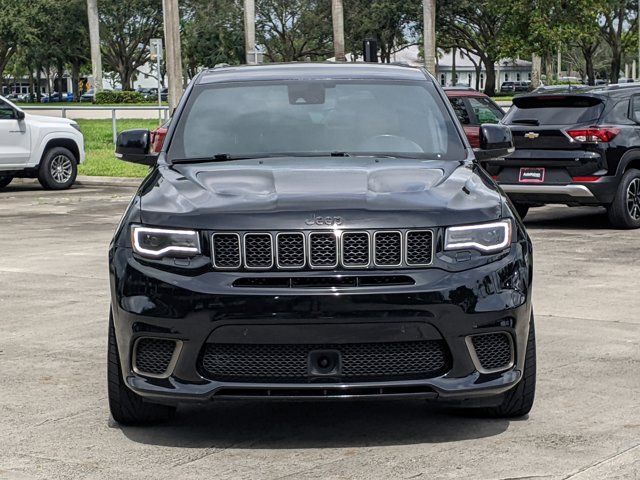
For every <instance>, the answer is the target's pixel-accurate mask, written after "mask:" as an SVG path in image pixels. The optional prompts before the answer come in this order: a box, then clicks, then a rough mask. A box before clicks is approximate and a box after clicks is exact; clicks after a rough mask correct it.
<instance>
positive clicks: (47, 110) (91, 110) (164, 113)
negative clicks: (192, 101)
mask: <svg viewBox="0 0 640 480" xmlns="http://www.w3.org/2000/svg"><path fill="white" fill-rule="evenodd" d="M20 108H21V109H22V110H26V111H29V112H31V113H34V114H36V115H55V116H61V117H63V118H67V112H70V111H76V112H85V113H86V114H85V115H74V117H75V118H93V119H96V118H98V119H99V118H105V119H107V118H109V117H110V118H111V129H112V132H113V143H114V144H115V143H116V139H117V138H118V128H117V122H118V112H126V114H124V113H123V115H122V116H121V118H122V117H126V118H139V117H136V116H134V115H132V112H135V111H138V112H145V114H143V115H142V117H144V118H155V116H150V115H149V114H148V113H146V112H153V111H155V112H157V113H158V117H157V118H158V121H159V122H162V121H166V120H167V119H168V118H169V107H165V106H162V107H160V106H146V105H145V106H121V107H120V106H118V107H107V106H105V107H102V106H93V105H92V106H87V107H82V106H74V105H69V106H67V105H60V106H58V105H56V106H22V105H21V106H20ZM99 112H107V115H101V114H100V113H99ZM108 112H110V115H109V114H108Z"/></svg>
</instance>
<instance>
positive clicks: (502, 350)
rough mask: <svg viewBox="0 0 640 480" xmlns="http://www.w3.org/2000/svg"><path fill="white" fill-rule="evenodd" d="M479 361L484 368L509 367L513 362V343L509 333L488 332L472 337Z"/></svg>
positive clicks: (488, 369)
mask: <svg viewBox="0 0 640 480" xmlns="http://www.w3.org/2000/svg"><path fill="white" fill-rule="evenodd" d="M471 342H472V343H473V349H474V350H475V354H476V357H478V362H480V365H481V366H482V368H483V369H484V370H487V371H493V370H500V369H504V368H508V367H509V366H510V365H511V363H512V362H513V345H512V343H511V337H510V336H509V334H508V333H488V334H486V335H474V336H473V337H471Z"/></svg>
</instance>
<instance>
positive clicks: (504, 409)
mask: <svg viewBox="0 0 640 480" xmlns="http://www.w3.org/2000/svg"><path fill="white" fill-rule="evenodd" d="M535 391H536V331H535V325H534V321H533V314H531V320H530V322H529V338H528V340H527V351H526V354H525V359H524V372H523V373H522V378H521V379H520V381H519V382H518V384H517V385H516V386H515V387H514V388H512V389H511V390H509V391H507V392H505V393H504V394H503V400H502V403H501V404H500V405H498V406H495V407H486V408H478V409H476V410H475V412H474V413H477V414H478V415H479V416H482V417H489V418H517V417H522V416H524V415H526V414H528V413H529V412H530V411H531V407H533V400H534V398H535Z"/></svg>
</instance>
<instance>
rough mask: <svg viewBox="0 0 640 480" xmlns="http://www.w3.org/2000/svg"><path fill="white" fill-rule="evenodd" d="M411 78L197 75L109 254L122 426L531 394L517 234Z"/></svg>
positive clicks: (505, 136) (420, 79)
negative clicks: (223, 405) (366, 402)
mask: <svg viewBox="0 0 640 480" xmlns="http://www.w3.org/2000/svg"><path fill="white" fill-rule="evenodd" d="M480 146H481V149H480V150H478V151H476V152H474V151H473V150H472V148H471V147H470V145H469V143H468V141H467V139H466V138H465V135H464V131H463V130H462V127H461V126H460V123H459V122H458V121H457V120H456V117H455V113H454V111H453V108H452V107H451V105H450V104H449V102H448V101H447V98H446V96H445V95H444V92H443V91H442V90H441V89H440V87H439V86H438V85H437V83H436V82H435V81H434V79H433V77H431V76H430V75H429V74H427V73H426V71H424V70H423V69H418V68H409V67H402V66H395V65H375V64H337V65H336V64H302V63H300V64H291V65H288V64H284V65H263V66H243V67H224V68H215V69H212V70H206V71H204V72H202V73H201V74H199V75H198V76H197V77H195V79H194V80H193V81H192V82H191V85H190V86H189V88H188V89H187V91H186V92H185V94H184V96H183V98H182V100H181V102H180V105H179V106H178V108H177V110H176V112H175V114H174V116H173V117H172V120H171V124H170V126H169V131H168V133H167V137H166V140H165V142H164V143H163V146H162V150H161V152H160V153H159V155H150V154H149V147H150V144H149V132H148V131H145V130H134V131H127V132H123V133H121V134H120V137H119V139H118V146H117V150H116V152H117V155H118V156H120V158H122V159H123V160H129V161H135V162H141V163H145V164H149V165H152V166H153V168H152V169H151V172H150V173H149V176H148V177H147V179H146V180H145V181H144V182H143V184H142V186H141V187H140V189H139V191H138V192H137V194H136V196H135V197H134V199H133V200H132V202H131V204H130V206H129V208H128V210H127V212H126V213H125V215H124V218H123V220H122V222H121V224H120V226H119V227H118V229H117V231H116V234H115V237H114V239H113V243H112V245H111V248H110V252H109V262H110V277H111V319H110V326H109V363H108V365H109V390H108V391H109V402H110V406H111V412H112V414H113V417H114V418H115V419H116V420H117V421H118V422H121V423H139V422H144V421H149V420H157V419H161V418H163V417H166V416H167V415H168V414H170V413H171V412H173V410H174V407H175V406H176V405H177V404H179V403H181V402H210V401H212V400H216V399H230V398H235V399H237V398H251V399H285V398H289V399H301V398H303V399H317V400H325V399H353V398H401V397H410V398H426V399H429V400H434V401H435V400H437V401H442V402H447V403H449V404H454V405H456V406H460V407H476V408H480V409H481V410H480V411H481V412H482V413H483V414H486V415H490V416H501V417H514V416H522V415H524V414H526V413H527V412H529V409H530V408H531V406H532V404H533V397H534V390H535V334H534V325H533V311H532V304H531V280H532V249H531V242H530V240H529V237H528V236H527V233H526V231H525V229H524V227H523V225H522V222H521V221H520V219H519V218H518V215H517V214H515V212H513V211H512V210H511V205H510V203H509V202H508V199H507V198H506V197H505V196H504V194H503V193H502V191H501V190H500V189H499V188H498V187H497V185H496V184H495V182H494V181H493V180H492V179H491V178H490V177H489V176H488V175H487V173H486V172H485V171H484V170H483V169H482V168H481V167H480V166H479V164H478V163H477V161H476V158H477V157H485V158H487V157H494V156H500V155H505V154H507V153H508V152H509V151H511V150H512V141H511V134H510V132H509V130H508V128H506V127H504V126H502V125H484V126H483V127H482V128H481V132H480Z"/></svg>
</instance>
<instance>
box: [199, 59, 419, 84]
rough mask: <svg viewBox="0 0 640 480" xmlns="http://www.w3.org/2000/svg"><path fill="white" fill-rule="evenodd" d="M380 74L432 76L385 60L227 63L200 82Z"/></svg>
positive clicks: (416, 77)
mask: <svg viewBox="0 0 640 480" xmlns="http://www.w3.org/2000/svg"><path fill="white" fill-rule="evenodd" d="M340 78H361V79H365V78H369V79H371V78H378V79H387V80H422V81H425V80H431V78H430V77H429V76H428V75H427V74H426V73H425V70H423V69H422V68H419V67H410V66H406V65H397V64H384V63H364V62H349V63H333V62H323V63H268V64H263V65H238V66H224V67H217V68H211V69H208V70H205V71H203V72H202V74H201V75H200V78H199V79H198V82H197V83H198V84H208V83H218V82H237V81H254V80H298V79H340Z"/></svg>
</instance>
